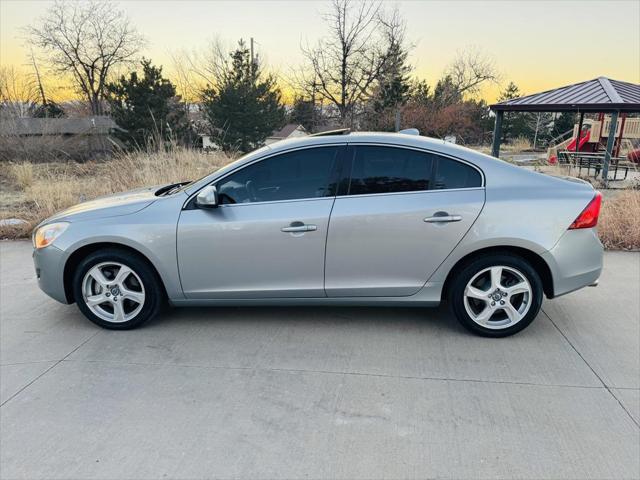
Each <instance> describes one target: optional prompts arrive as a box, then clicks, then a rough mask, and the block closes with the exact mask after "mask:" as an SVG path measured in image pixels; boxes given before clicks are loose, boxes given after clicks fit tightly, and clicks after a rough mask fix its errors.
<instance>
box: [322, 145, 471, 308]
mask: <svg viewBox="0 0 640 480" xmlns="http://www.w3.org/2000/svg"><path fill="white" fill-rule="evenodd" d="M350 150H351V151H352V154H351V160H350V162H351V175H350V180H349V181H348V182H347V184H348V185H347V186H346V190H345V192H342V193H344V195H341V196H338V197H337V198H336V201H335V204H334V207H333V211H332V213H331V220H330V224H329V235H328V237H327V254H326V257H327V258H326V273H325V289H326V292H327V295H328V296H329V297H361V296H384V297H392V296H408V295H412V294H414V293H416V292H418V290H420V289H421V288H422V286H423V285H424V284H425V282H426V281H427V279H428V278H429V276H431V274H432V273H433V272H434V271H435V270H436V269H437V268H438V266H439V265H440V264H441V263H442V261H443V260H444V259H445V258H446V257H447V255H449V253H451V251H452V250H453V249H454V248H455V246H456V245H457V244H458V242H459V241H460V240H461V239H462V238H463V237H464V235H465V234H466V232H467V231H468V230H469V228H470V227H471V225H472V224H473V222H474V221H475V219H476V218H477V217H478V214H479V213H480V210H481V209H482V206H483V204H484V188H483V187H482V175H481V174H480V172H479V171H478V170H476V169H475V168H474V167H472V166H470V165H468V164H465V163H463V162H458V161H456V160H453V159H450V158H447V157H441V156H438V155H435V154H432V153H428V152H422V151H417V150H410V149H402V148H398V147H386V146H385V147H381V146H356V147H350ZM347 170H348V169H347Z"/></svg>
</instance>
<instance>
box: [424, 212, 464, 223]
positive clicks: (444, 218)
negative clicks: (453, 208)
mask: <svg viewBox="0 0 640 480" xmlns="http://www.w3.org/2000/svg"><path fill="white" fill-rule="evenodd" d="M460 220H462V215H449V214H448V213H447V212H436V213H434V214H433V217H427V218H425V219H424V221H425V222H427V223H448V222H459V221H460Z"/></svg>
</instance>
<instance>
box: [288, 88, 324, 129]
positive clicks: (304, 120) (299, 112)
mask: <svg viewBox="0 0 640 480" xmlns="http://www.w3.org/2000/svg"><path fill="white" fill-rule="evenodd" d="M289 121H290V122H291V123H297V124H300V125H302V126H303V127H304V128H305V129H306V130H307V132H312V131H313V130H314V129H315V127H316V126H317V123H318V122H317V112H316V106H315V105H314V103H313V100H307V99H305V98H303V97H296V98H294V100H293V108H292V109H291V113H289Z"/></svg>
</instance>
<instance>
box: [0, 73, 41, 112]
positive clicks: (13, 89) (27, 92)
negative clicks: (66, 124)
mask: <svg viewBox="0 0 640 480" xmlns="http://www.w3.org/2000/svg"><path fill="white" fill-rule="evenodd" d="M38 98H39V93H38V84H37V82H36V81H35V79H34V78H33V76H32V75H29V74H27V73H25V72H22V71H19V70H16V68H15V67H0V112H1V113H2V115H3V116H6V117H14V118H21V117H29V116H31V115H32V114H33V111H34V110H35V108H36V106H37V103H38Z"/></svg>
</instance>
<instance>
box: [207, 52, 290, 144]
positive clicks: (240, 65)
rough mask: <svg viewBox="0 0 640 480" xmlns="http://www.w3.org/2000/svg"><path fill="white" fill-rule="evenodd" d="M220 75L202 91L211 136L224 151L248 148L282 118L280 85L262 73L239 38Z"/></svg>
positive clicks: (257, 63)
mask: <svg viewBox="0 0 640 480" xmlns="http://www.w3.org/2000/svg"><path fill="white" fill-rule="evenodd" d="M221 77H222V78H221V80H220V84H219V85H216V86H209V87H207V88H205V89H204V91H203V92H202V97H203V99H202V100H203V107H204V113H205V116H206V118H207V121H208V123H209V125H210V127H211V134H212V137H213V138H214V140H215V142H216V143H217V144H218V145H220V146H221V147H222V149H223V150H225V151H228V150H233V149H238V150H240V151H243V152H246V151H249V150H252V149H254V148H255V147H257V146H258V145H260V144H261V143H262V142H263V141H264V140H265V139H266V138H267V137H268V136H269V134H271V132H273V130H275V129H276V128H279V127H281V126H282V125H283V124H284V122H285V110H284V106H283V105H282V100H281V93H280V89H279V88H278V87H277V84H276V81H275V78H274V77H273V76H271V75H265V74H263V73H262V70H261V68H260V64H259V62H258V61H257V60H256V59H252V58H251V55H250V52H249V49H248V48H247V47H246V45H245V43H244V42H243V41H242V40H240V42H239V43H238V48H237V49H236V50H235V51H234V52H232V53H231V61H230V62H227V63H226V64H225V65H224V71H223V72H222V75H221Z"/></svg>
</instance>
